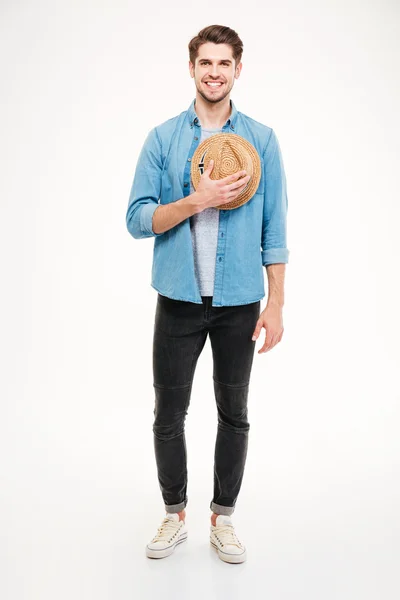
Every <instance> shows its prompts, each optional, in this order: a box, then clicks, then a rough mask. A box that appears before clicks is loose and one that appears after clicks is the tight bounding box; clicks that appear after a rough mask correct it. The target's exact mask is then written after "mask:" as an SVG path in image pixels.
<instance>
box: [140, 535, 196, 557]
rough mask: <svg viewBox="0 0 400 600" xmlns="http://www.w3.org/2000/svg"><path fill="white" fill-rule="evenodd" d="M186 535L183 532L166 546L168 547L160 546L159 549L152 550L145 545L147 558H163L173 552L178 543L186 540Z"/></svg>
mask: <svg viewBox="0 0 400 600" xmlns="http://www.w3.org/2000/svg"><path fill="white" fill-rule="evenodd" d="M187 536H188V534H187V533H183V534H182V535H181V536H180V537H179V538H178V539H177V541H176V542H175V544H172V545H171V546H168V548H160V550H154V549H153V548H149V547H148V546H146V556H147V557H148V558H165V557H166V556H169V555H170V554H172V553H173V551H174V550H175V548H176V547H177V546H178V544H181V543H182V542H185V541H186V540H187Z"/></svg>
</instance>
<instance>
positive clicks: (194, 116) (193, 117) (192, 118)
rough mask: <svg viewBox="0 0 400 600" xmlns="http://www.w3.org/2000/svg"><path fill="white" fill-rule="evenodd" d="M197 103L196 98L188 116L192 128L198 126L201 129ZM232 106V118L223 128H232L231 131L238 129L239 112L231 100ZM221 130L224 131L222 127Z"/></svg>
mask: <svg viewBox="0 0 400 600" xmlns="http://www.w3.org/2000/svg"><path fill="white" fill-rule="evenodd" d="M195 101H196V99H195V98H194V99H193V100H192V102H191V104H190V106H189V108H188V110H187V116H188V119H189V123H190V127H193V125H197V126H198V127H200V121H199V118H198V116H197V114H196V111H195V109H194V104H195ZM230 105H231V114H230V117H228V119H227V121H226V122H225V124H224V125H223V127H230V128H231V129H233V130H234V129H235V127H236V120H237V115H238V111H237V109H236V106H235V104H234V102H233V100H230ZM221 129H222V127H221Z"/></svg>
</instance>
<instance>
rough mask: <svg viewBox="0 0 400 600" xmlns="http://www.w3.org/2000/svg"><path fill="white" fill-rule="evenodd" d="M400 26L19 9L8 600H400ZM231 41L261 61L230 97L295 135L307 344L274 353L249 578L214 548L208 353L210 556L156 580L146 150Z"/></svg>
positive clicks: (255, 7)
mask: <svg viewBox="0 0 400 600" xmlns="http://www.w3.org/2000/svg"><path fill="white" fill-rule="evenodd" d="M399 12H400V11H399V5H398V4H397V3H396V2H395V1H394V0H392V1H388V0H386V1H382V0H380V1H379V2H378V0H375V1H371V2H361V0H359V1H355V0H351V1H349V0H346V1H334V2H333V1H330V2H317V1H316V0H315V1H310V0H303V2H294V1H291V2H289V1H286V2H285V1H284V2H281V3H279V5H278V3H277V2H271V1H269V0H268V1H267V2H264V3H262V4H260V3H256V2H255V1H254V0H253V1H252V2H245V3H241V2H229V3H228V4H226V3H223V2H219V3H215V2H207V1H206V2H202V3H201V4H199V3H198V2H187V1H185V2H172V3H171V2H169V3H166V4H161V3H159V4H158V5H155V4H154V3H150V2H140V3H139V2H137V3H134V2H128V1H121V0H118V1H116V0H114V2H111V0H109V1H106V2H102V3H99V2H94V1H92V2H89V1H87V0H80V2H79V3H78V1H77V0H76V1H74V2H60V1H58V2H54V1H53V2H50V1H48V2H44V1H42V2H27V1H26V0H25V1H22V0H20V1H17V2H11V1H10V0H8V1H3V2H2V4H1V30H0V40H1V42H0V50H1V83H0V85H1V99H2V105H3V106H2V111H1V183H0V185H1V190H0V192H1V219H0V226H1V235H0V241H1V261H2V270H1V287H2V294H1V300H2V307H1V317H2V323H1V342H2V356H1V359H2V361H1V364H2V368H3V375H2V379H1V381H2V389H1V392H2V393H1V414H0V419H1V421H0V423H1V425H0V427H1V431H0V442H1V449H0V450H1V505H0V531H1V556H0V569H1V571H2V572H1V574H0V575H1V577H0V582H1V583H0V585H1V590H0V591H1V596H2V598H4V600H23V599H24V600H25V599H26V600H36V599H37V600H47V599H49V600H50V599H51V600H53V599H54V598H58V599H59V600H64V599H66V600H67V599H68V600H70V599H71V598H74V600H78V599H79V600H80V599H82V600H83V599H84V600H87V599H89V598H96V600H103V599H112V600H116V599H118V600H124V599H131V598H135V599H136V598H137V599H140V600H142V599H143V600H147V599H152V598H154V599H155V598H159V597H160V598H161V597H163V598H169V597H171V598H172V597H174V598H175V597H180V598H189V599H197V598H203V597H207V598H209V599H214V598H215V599H216V598H224V599H225V598H226V599H228V598H229V599H236V598H244V597H254V598H272V599H274V600H278V599H279V600H286V599H294V598H296V599H303V598H304V599H307V600H311V599H315V600H320V599H321V598H323V599H324V600H330V599H335V600H336V599H338V600H339V599H340V600H347V599H349V600H350V599H351V600H354V599H355V598H363V600H370V599H376V600H378V599H381V598H385V600H391V599H394V598H398V597H399V593H400V584H399V579H398V567H399V558H400V519H399V510H398V508H399V502H400V479H399V475H400V473H399V471H400V441H399V425H400V419H399V417H400V410H399V399H400V393H399V364H400V360H399V359H400V353H399V333H400V326H399V325H400V320H399V305H400V291H399V266H398V261H399V253H400V245H399V235H398V230H399V217H400V210H399V188H398V173H399V155H400V152H399V139H400V138H399V133H400V132H399V111H398V107H399V104H400V94H399V72H400V69H399V67H400V65H399V62H400V61H399V41H398V40H399V33H400V31H399V29H400V27H399ZM216 23H217V24H223V25H228V26H230V27H232V28H233V29H235V30H236V31H237V32H238V33H239V35H240V37H241V38H242V40H243V43H244V53H243V58H242V61H243V70H242V73H241V76H240V78H239V80H237V81H235V85H234V88H233V90H232V95H231V97H232V99H233V100H234V102H235V104H236V106H237V108H238V110H240V111H241V112H243V113H245V114H247V115H249V116H251V117H253V118H255V119H257V120H259V121H261V122H263V123H265V124H266V125H268V126H270V127H272V128H273V129H274V130H275V132H276V134H277V136H278V139H279V141H280V144H281V149H282V153H283V158H284V164H285V168H286V173H287V182H288V198H289V212H288V247H289V250H290V259H289V264H288V265H287V269H286V286H285V305H284V327H285V332H284V335H283V338H282V341H281V343H280V344H278V346H276V347H275V348H274V349H273V350H272V351H270V352H267V353H266V354H262V355H259V354H257V350H258V349H259V348H260V347H261V346H262V344H263V342H264V336H265V332H264V330H263V332H262V335H261V336H260V338H259V340H258V342H257V344H256V352H255V356H254V364H253V371H252V380H251V388H250V394H249V421H250V424H251V429H250V440H249V444H250V445H249V451H248V456H247V465H246V471H245V475H244V479H243V485H242V490H241V493H240V498H239V499H238V502H237V505H236V511H235V513H234V516H233V519H234V523H235V526H236V530H237V533H238V535H239V538H240V539H241V540H242V541H243V542H244V543H245V545H246V546H247V548H248V560H247V562H246V563H244V564H242V565H227V564H225V563H223V562H222V561H221V560H219V558H218V556H217V555H216V554H215V551H214V550H213V549H212V548H211V547H210V545H209V539H208V536H209V524H210V515H211V512H210V510H209V503H210V501H211V499H212V485H213V462H212V461H213V452H214V443H215V435H216V431H217V412H216V406H215V400H214V397H213V387H212V355H211V347H210V343H209V339H208V340H207V343H206V346H205V348H204V350H203V353H202V354H201V356H200V359H199V362H198V366H197V370H196V372H195V378H194V384H193V391H192V397H191V405H190V408H189V414H188V417H187V421H186V440H187V448H188V469H189V485H188V498H189V502H188V506H187V523H188V527H189V538H188V541H187V542H186V543H185V544H183V545H181V546H179V547H178V548H177V550H176V552H175V553H174V555H173V556H171V557H168V558H167V559H165V560H161V561H154V560H150V559H147V558H146V557H145V552H144V548H145V544H146V543H147V542H148V541H149V540H150V538H151V537H153V535H154V534H155V533H156V529H157V526H158V525H159V523H160V522H161V520H162V518H163V516H164V514H165V513H164V508H163V502H162V497H161V492H160V490H159V487H158V482H157V476H156V465H155V458H154V453H153V438H152V421H153V401H154V396H153V388H152V381H153V380H152V334H153V322H154V311H155V305H156V296H157V293H156V291H155V290H154V289H153V288H151V286H150V275H151V261H152V251H153V243H154V240H152V239H147V240H134V239H133V238H132V237H131V236H130V235H129V233H128V231H127V229H126V225H125V212H126V208H127V204H128V196H129V191H130V186H131V183H132V179H133V175H134V170H135V164H136V160H137V156H138V153H139V151H140V149H141V146H142V144H143V141H144V139H145V136H146V135H147V133H148V131H149V130H150V129H151V128H152V127H153V126H155V125H158V124H160V123H161V122H163V121H164V120H166V119H168V118H170V117H172V116H175V115H177V114H178V113H180V112H181V111H182V110H185V109H186V108H187V107H188V106H189V104H190V102H191V101H192V99H193V98H194V95H195V88H194V82H193V80H192V79H191V78H190V76H189V70H188V60H189V59H188V50H187V45H188V43H189V40H190V39H191V38H192V37H193V36H194V35H196V34H197V32H198V31H199V30H200V29H201V28H202V27H204V26H206V25H211V24H216ZM265 278H266V282H265V283H266V290H267V277H266V274H265ZM266 299H267V298H264V300H263V301H262V305H261V307H262V308H264V306H265V303H266ZM396 571H397V572H396ZM252 586H253V587H254V586H255V587H257V589H258V592H257V591H255V589H254V590H252V589H251V588H252Z"/></svg>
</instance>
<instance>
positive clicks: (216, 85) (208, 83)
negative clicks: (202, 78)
mask: <svg viewBox="0 0 400 600" xmlns="http://www.w3.org/2000/svg"><path fill="white" fill-rule="evenodd" d="M206 84H207V85H210V86H211V87H218V86H220V85H222V83H211V82H209V81H206Z"/></svg>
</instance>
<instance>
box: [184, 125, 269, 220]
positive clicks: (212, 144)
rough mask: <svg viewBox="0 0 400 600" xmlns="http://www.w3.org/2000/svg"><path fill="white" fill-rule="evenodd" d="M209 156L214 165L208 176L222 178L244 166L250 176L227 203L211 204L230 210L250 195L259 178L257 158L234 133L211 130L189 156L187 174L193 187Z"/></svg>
mask: <svg viewBox="0 0 400 600" xmlns="http://www.w3.org/2000/svg"><path fill="white" fill-rule="evenodd" d="M211 159H213V161H214V167H213V170H212V171H211V175H210V179H222V178H223V177H226V176H227V175H232V174H233V173H236V172H237V171H241V170H243V169H245V170H246V172H247V175H250V179H249V181H248V183H247V185H246V187H245V188H244V189H243V190H242V191H241V192H240V194H239V195H238V196H236V198H234V199H233V200H232V201H231V202H229V203H228V204H220V205H219V206H216V207H215V208H218V209H220V210H231V209H233V208H238V207H239V206H242V205H243V204H245V203H246V202H247V201H248V200H250V198H252V197H253V196H254V194H255V192H256V190H257V188H258V184H259V183H260V178H261V161H260V157H259V155H258V153H257V150H256V149H255V148H254V146H253V145H252V144H250V142H248V141H247V140H246V139H245V138H243V137H242V136H240V135H238V134H237V133H215V134H214V135H211V136H210V137H208V138H207V139H205V140H204V141H202V142H201V144H199V145H198V147H197V148H196V151H195V153H194V154H193V158H192V165H191V176H192V182H193V187H194V189H195V190H196V189H197V186H198V184H199V182H200V177H201V175H202V174H203V173H204V171H205V169H207V167H208V164H209V162H210V160H211Z"/></svg>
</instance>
